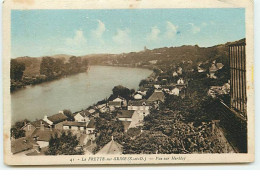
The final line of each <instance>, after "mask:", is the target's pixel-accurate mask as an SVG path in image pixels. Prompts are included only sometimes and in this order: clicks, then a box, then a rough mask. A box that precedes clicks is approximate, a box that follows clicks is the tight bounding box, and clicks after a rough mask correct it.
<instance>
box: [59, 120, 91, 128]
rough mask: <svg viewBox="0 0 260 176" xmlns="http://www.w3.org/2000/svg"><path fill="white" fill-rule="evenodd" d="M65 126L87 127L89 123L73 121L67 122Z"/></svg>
mask: <svg viewBox="0 0 260 176" xmlns="http://www.w3.org/2000/svg"><path fill="white" fill-rule="evenodd" d="M63 126H77V127H86V126H87V123H86V122H74V121H73V122H72V121H67V122H64V123H63Z"/></svg>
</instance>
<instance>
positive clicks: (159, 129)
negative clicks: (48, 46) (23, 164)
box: [11, 39, 244, 155]
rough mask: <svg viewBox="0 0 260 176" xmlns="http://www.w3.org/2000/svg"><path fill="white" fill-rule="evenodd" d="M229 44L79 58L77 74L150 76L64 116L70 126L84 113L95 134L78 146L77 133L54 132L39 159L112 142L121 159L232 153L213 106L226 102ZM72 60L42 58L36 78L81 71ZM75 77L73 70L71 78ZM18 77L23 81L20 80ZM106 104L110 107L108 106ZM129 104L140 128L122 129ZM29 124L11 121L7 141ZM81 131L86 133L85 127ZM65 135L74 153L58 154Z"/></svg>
mask: <svg viewBox="0 0 260 176" xmlns="http://www.w3.org/2000/svg"><path fill="white" fill-rule="evenodd" d="M243 40H244V39H243ZM228 44H230V43H227V44H223V45H217V46H214V47H209V48H200V47H198V46H182V47H174V48H173V47H171V48H159V49H154V50H148V49H145V50H144V51H141V52H137V53H128V54H119V55H105V56H104V55H97V56H93V58H92V59H90V58H88V57H82V59H81V61H84V63H85V64H84V66H83V67H80V68H82V69H78V70H81V71H86V70H87V68H88V67H89V65H106V66H120V67H121V66H125V67H135V68H136V67H137V68H138V67H139V68H149V69H152V70H153V73H152V74H151V75H150V76H149V77H148V78H146V79H144V80H141V81H140V84H139V89H138V90H134V89H131V90H130V89H128V88H126V87H123V86H121V85H118V86H116V85H115V87H114V88H113V90H112V92H113V93H112V95H110V97H109V98H108V99H104V100H101V101H99V102H97V103H96V104H94V105H92V106H90V107H87V108H86V109H84V110H82V111H79V112H75V113H71V112H70V111H69V112H67V113H66V114H67V116H70V119H71V120H69V121H72V122H75V121H76V115H77V114H78V113H83V112H84V115H86V113H87V114H89V115H88V116H87V118H88V120H89V123H90V122H92V121H93V123H94V124H95V125H93V129H94V130H93V131H91V132H90V133H88V132H87V135H88V139H89V140H87V142H86V143H84V144H81V145H80V140H81V138H80V137H79V138H77V137H75V136H78V134H79V133H76V134H74V135H75V136H74V137H73V134H71V133H62V134H60V135H58V133H56V134H55V136H51V139H50V140H49V142H50V143H48V145H49V146H48V147H47V149H46V151H45V152H44V153H42V154H47V155H55V154H57V153H59V154H79V153H80V154H84V153H86V152H90V153H92V154H96V153H99V152H101V151H103V149H104V148H106V145H107V144H108V143H111V142H112V143H113V141H115V142H116V143H117V144H118V146H121V150H120V152H119V153H121V154H142V153H143V154H157V153H158V154H159V153H160V154H169V153H178V154H180V153H182V154H185V153H230V152H231V153H232V152H236V150H235V148H234V147H232V146H231V145H230V143H229V142H228V141H227V140H226V138H225V135H224V133H223V130H222V129H221V127H220V126H219V121H220V120H221V119H220V117H218V116H217V112H216V111H217V109H216V108H215V106H214V105H215V104H216V98H221V99H222V100H224V102H227V104H228V102H229V99H230V98H229V88H230V87H228V84H229V83H228V82H229V79H230V73H229V69H228V59H227V58H228V47H227V45H228ZM71 58H73V59H71ZM76 58H77V57H70V59H69V62H68V63H64V62H62V61H60V60H59V59H58V60H56V59H54V60H55V62H53V61H54V60H53V59H51V58H49V59H46V58H45V59H46V62H45V61H44V60H45V59H43V60H42V62H43V61H44V64H43V63H41V64H40V73H41V74H47V75H48V76H46V75H45V76H46V77H48V78H53V79H55V78H58V76H57V75H59V76H61V75H63V73H67V74H68V73H72V72H63V71H65V70H66V68H69V69H70V70H73V68H77V67H76V65H77V64H78V65H77V66H82V65H81V63H82V62H81V63H79V62H77V61H76V60H77V59H76ZM74 59H75V60H74ZM47 61H48V62H47ZM50 62H52V64H50ZM55 63H58V64H63V65H64V66H65V67H64V68H65V69H64V70H63V69H61V70H60V72H59V71H56V69H60V68H56V67H55V66H54V65H55ZM19 67H21V68H20V70H25V69H23V66H21V65H20V66H19ZM50 70H51V71H50ZM54 73H56V75H55V74H54ZM76 73H77V71H76V70H75V71H74V72H73V74H76ZM11 75H12V74H11ZM68 75H69V74H68ZM14 78H17V77H14ZM18 78H20V79H22V77H19V76H18ZM18 80H19V79H18ZM225 86H226V87H225ZM212 87H218V90H219V91H215V92H214V93H212V92H211V91H210V90H212ZM11 90H12V88H11ZM158 92H159V93H158ZM155 94H160V96H159V97H160V98H158V97H157V98H155V97H156V96H158V95H156V96H155ZM140 97H141V98H140ZM118 98H119V99H120V100H119V101H120V105H119V106H116V105H114V104H115V100H116V99H118ZM111 102H114V103H113V105H111V104H112V103H111ZM132 102H142V103H141V105H134V106H136V107H138V108H139V110H135V111H138V112H139V111H141V117H142V118H141V119H142V120H141V121H140V123H141V124H140V125H135V126H133V127H132V128H129V124H128V127H126V126H127V125H126V122H127V121H128V119H127V118H126V119H125V120H122V117H121V116H120V115H121V114H120V113H124V112H126V111H128V112H129V111H130V109H131V108H132V107H133V104H132ZM143 102H144V103H145V104H144V103H143ZM139 104H140V103H139ZM148 104H149V106H148ZM142 107H143V108H145V107H148V110H140V108H141V109H142ZM91 111H93V112H91ZM135 111H134V112H135ZM146 113H147V114H146ZM68 114H69V115H68ZM73 116H74V118H73ZM139 117H140V114H139ZM120 118H121V120H120ZM29 123H31V122H29V121H26V120H25V121H24V122H16V124H15V125H14V126H13V127H12V129H11V136H12V137H13V138H15V139H19V138H22V137H26V131H24V129H23V127H24V126H25V125H26V124H29ZM225 123H226V122H225ZM131 124H132V121H131V122H130V125H131ZM63 125H64V124H63ZM87 126H88V125H87ZM48 128H49V127H48ZM52 128H53V127H52ZM54 128H56V127H54ZM63 129H64V128H63ZM71 129H72V128H71V127H70V128H68V130H69V131H71ZM86 129H87V130H88V127H86ZM91 129H92V128H91ZM62 131H63V130H62ZM65 131H66V130H65ZM80 134H81V133H80ZM66 135H68V136H69V137H70V138H73V141H74V142H73V143H74V145H73V146H74V148H72V149H71V150H70V151H67V150H66V151H64V152H62V151H60V149H56V148H55V145H64V144H56V143H55V142H56V141H59V140H61V138H66ZM63 143H66V141H63ZM117 144H116V145H117ZM66 145H69V144H66ZM111 145H112V144H111ZM114 145H115V144H114ZM90 148H91V149H90ZM119 148H120V147H119ZM58 150H59V151H58ZM57 151H58V152H57ZM40 153H41V152H40Z"/></svg>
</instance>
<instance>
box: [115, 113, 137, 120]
mask: <svg viewBox="0 0 260 176" xmlns="http://www.w3.org/2000/svg"><path fill="white" fill-rule="evenodd" d="M134 112H135V111H134V110H119V111H118V113H117V115H116V118H117V119H118V120H120V121H129V122H130V121H132V116H133V114H134Z"/></svg>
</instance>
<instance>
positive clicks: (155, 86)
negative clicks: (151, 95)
mask: <svg viewBox="0 0 260 176" xmlns="http://www.w3.org/2000/svg"><path fill="white" fill-rule="evenodd" d="M153 87H154V88H155V89H160V88H161V85H159V84H155V85H153Z"/></svg>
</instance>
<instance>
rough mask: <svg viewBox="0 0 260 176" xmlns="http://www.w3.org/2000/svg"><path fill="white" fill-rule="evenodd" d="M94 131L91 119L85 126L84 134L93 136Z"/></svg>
mask: <svg viewBox="0 0 260 176" xmlns="http://www.w3.org/2000/svg"><path fill="white" fill-rule="evenodd" d="M95 129H96V124H95V120H94V119H91V120H90V122H89V123H88V124H87V127H86V134H94V131H95Z"/></svg>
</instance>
